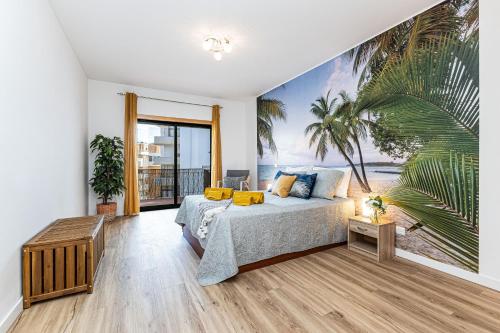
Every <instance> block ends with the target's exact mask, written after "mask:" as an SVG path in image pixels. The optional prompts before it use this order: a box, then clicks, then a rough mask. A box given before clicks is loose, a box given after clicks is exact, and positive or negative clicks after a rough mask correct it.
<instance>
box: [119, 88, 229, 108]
mask: <svg viewBox="0 0 500 333" xmlns="http://www.w3.org/2000/svg"><path fill="white" fill-rule="evenodd" d="M116 94H117V95H121V96H125V93H123V92H117V93H116ZM137 97H138V98H144V99H150V100H153V101H162V102H170V103H177V104H187V105H195V106H204V107H207V108H212V105H208V104H198V103H190V102H182V101H176V100H173V99H163V98H157V97H148V96H141V95H137ZM219 108H220V109H222V106H220V107H219Z"/></svg>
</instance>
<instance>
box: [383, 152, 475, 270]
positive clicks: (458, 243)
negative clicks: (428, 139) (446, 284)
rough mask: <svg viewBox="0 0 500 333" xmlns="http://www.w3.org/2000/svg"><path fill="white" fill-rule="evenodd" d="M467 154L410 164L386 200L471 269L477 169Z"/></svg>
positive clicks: (437, 246)
mask: <svg viewBox="0 0 500 333" xmlns="http://www.w3.org/2000/svg"><path fill="white" fill-rule="evenodd" d="M466 160H467V158H466V156H464V155H458V154H455V153H451V154H450V162H449V165H446V166H445V165H444V164H443V162H442V161H440V160H437V159H432V158H431V159H421V160H418V161H412V162H410V163H409V164H408V165H407V166H406V168H405V170H404V172H403V173H402V174H401V177H400V184H399V186H397V187H394V188H392V189H390V190H389V191H388V192H387V193H386V194H385V195H384V198H385V201H386V202H387V203H388V204H390V205H395V206H397V207H399V208H400V209H401V210H402V211H403V212H404V213H405V214H406V215H408V216H409V217H411V218H412V219H414V221H415V224H416V225H418V226H419V227H420V229H421V230H422V231H424V232H425V233H426V237H425V238H426V240H427V241H429V242H430V243H432V244H433V245H434V246H435V247H436V248H437V249H439V250H441V251H442V252H444V253H446V254H447V255H449V256H450V257H452V258H454V259H455V260H457V261H459V262H460V263H462V264H463V265H465V266H466V267H468V268H469V269H471V270H473V271H477V268H478V246H479V235H478V224H477V221H478V214H479V213H478V212H479V210H478V187H477V169H476V166H475V165H474V163H471V162H470V161H469V162H467V161H466Z"/></svg>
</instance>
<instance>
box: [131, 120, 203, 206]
mask: <svg viewBox="0 0 500 333" xmlns="http://www.w3.org/2000/svg"><path fill="white" fill-rule="evenodd" d="M210 139H211V127H210V126H209V125H198V124H185V123H174V122H157V121H142V120H141V121H139V123H138V124H137V163H138V172H139V177H138V179H139V195H140V199H141V211H145V210H153V209H164V208H172V207H178V206H179V205H180V204H181V203H182V200H183V199H184V197H185V196H186V195H191V194H202V193H203V189H204V188H205V187H207V186H209V184H210V161H211V156H210V146H211V142H210Z"/></svg>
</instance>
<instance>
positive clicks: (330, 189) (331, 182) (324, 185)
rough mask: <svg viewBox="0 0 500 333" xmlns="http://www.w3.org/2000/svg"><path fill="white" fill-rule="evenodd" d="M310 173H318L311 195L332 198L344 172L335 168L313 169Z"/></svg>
mask: <svg viewBox="0 0 500 333" xmlns="http://www.w3.org/2000/svg"><path fill="white" fill-rule="evenodd" d="M312 173H317V174H318V176H317V177H316V184H315V185H314V189H313V192H312V197H315V198H324V199H333V197H335V195H336V190H337V185H338V184H339V182H340V181H341V180H342V177H343V176H344V172H342V171H340V170H335V169H321V170H313V171H312Z"/></svg>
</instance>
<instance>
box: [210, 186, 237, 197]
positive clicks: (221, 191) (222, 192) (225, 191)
mask: <svg viewBox="0 0 500 333" xmlns="http://www.w3.org/2000/svg"><path fill="white" fill-rule="evenodd" d="M233 191H234V190H233V189H232V188H224V187H207V188H206V189H205V193H204V194H205V198H207V199H208V200H225V199H231V197H232V196H233Z"/></svg>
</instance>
